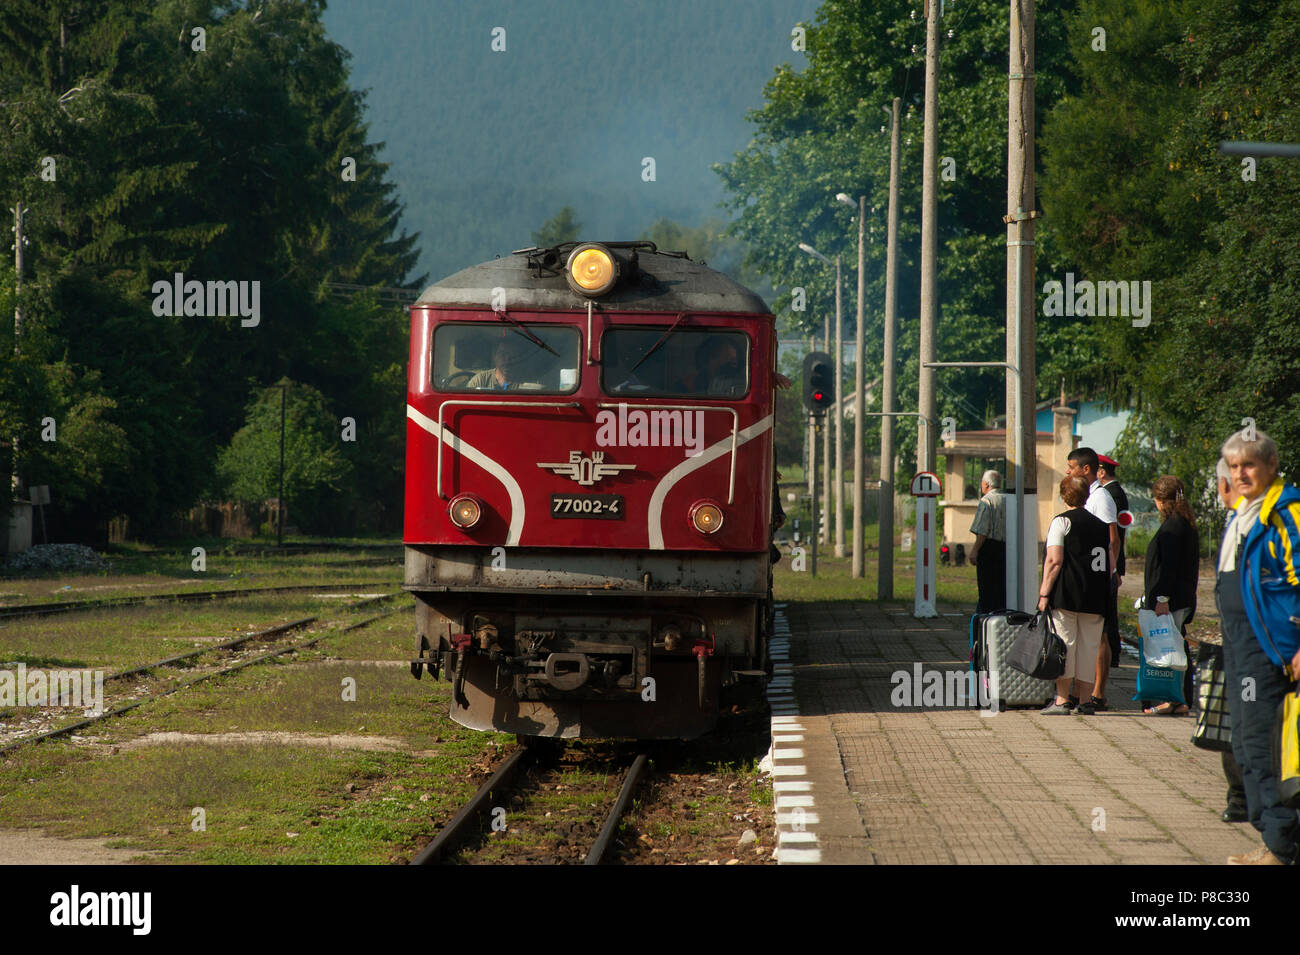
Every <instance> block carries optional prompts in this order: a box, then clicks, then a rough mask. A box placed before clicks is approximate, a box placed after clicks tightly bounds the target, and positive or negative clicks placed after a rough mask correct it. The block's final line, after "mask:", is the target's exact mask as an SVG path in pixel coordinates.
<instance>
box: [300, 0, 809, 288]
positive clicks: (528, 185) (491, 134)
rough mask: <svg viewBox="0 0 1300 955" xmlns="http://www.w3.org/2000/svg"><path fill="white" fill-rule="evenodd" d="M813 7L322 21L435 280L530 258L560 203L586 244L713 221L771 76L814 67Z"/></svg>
mask: <svg viewBox="0 0 1300 955" xmlns="http://www.w3.org/2000/svg"><path fill="white" fill-rule="evenodd" d="M817 6H818V4H817V3H815V2H813V0H743V2H742V0H618V2H614V3H610V2H602V0H571V2H559V0H532V2H522V0H516V2H481V3H480V2H476V3H472V4H465V3H458V2H446V0H435V2H428V0H391V2H384V3H359V2H355V0H354V2H348V0H335V2H333V3H331V4H330V6H329V8H328V9H327V11H326V14H325V23H326V26H327V28H328V29H329V32H330V35H331V36H332V38H333V39H334V40H335V41H336V42H338V43H340V44H341V45H342V46H344V47H345V48H346V49H348V50H349V51H350V52H351V53H352V55H353V59H352V61H351V68H352V78H353V84H354V86H356V87H358V88H361V89H368V90H369V93H368V98H367V105H368V111H367V116H368V118H369V120H370V122H371V139H372V140H381V141H385V142H387V144H388V148H387V150H386V151H385V153H384V154H383V158H384V159H386V160H387V161H389V162H391V163H392V164H393V165H392V169H391V171H390V176H391V178H392V180H393V181H394V182H395V183H396V184H397V186H398V189H399V190H400V194H401V198H402V201H403V202H404V203H406V206H407V209H406V215H405V218H404V220H403V224H404V226H405V227H406V228H407V230H409V231H418V232H420V233H422V239H421V248H422V258H421V263H420V269H421V271H426V270H427V271H428V272H429V277H430V280H437V279H438V278H441V277H443V276H445V275H447V274H449V273H450V272H453V271H455V270H456V269H459V268H463V267H464V266H467V265H471V264H474V263H476V262H480V261H483V260H485V259H488V258H491V257H492V256H493V255H497V254H504V253H507V252H509V251H511V250H512V249H516V248H519V247H521V246H525V245H528V244H529V243H530V238H531V233H532V232H533V231H534V230H536V229H537V228H538V226H540V225H541V223H542V222H543V221H545V220H546V219H547V218H549V217H550V216H551V215H553V214H554V213H555V212H557V211H558V210H559V209H560V208H561V207H562V206H564V205H566V204H568V205H572V206H573V207H574V208H575V210H576V212H577V218H578V220H579V222H580V223H581V224H582V225H583V229H582V233H583V237H584V238H592V239H611V240H612V239H625V238H635V237H636V236H638V235H640V234H641V233H642V232H643V231H644V230H645V229H646V228H647V227H648V226H649V225H650V224H651V223H652V222H654V221H655V220H656V219H658V218H659V217H661V216H668V217H670V218H673V219H677V220H679V221H681V222H683V223H684V224H687V225H698V224H700V223H701V222H703V221H704V220H705V219H706V218H708V217H710V216H715V217H717V216H721V215H722V214H723V213H722V210H720V209H719V208H718V202H719V200H721V199H722V196H723V192H722V188H721V184H720V180H719V179H718V177H717V175H716V174H715V173H714V172H713V171H712V170H711V169H710V168H709V167H710V165H711V164H712V163H715V162H724V161H727V160H729V159H731V158H732V157H733V156H734V154H735V153H736V152H737V151H738V150H740V149H742V148H743V147H744V146H745V145H746V144H747V143H748V141H749V138H750V135H751V132H752V126H750V125H749V124H748V123H746V122H745V119H744V116H745V112H746V111H747V110H749V109H752V108H754V107H757V106H759V105H760V104H761V103H762V93H763V86H764V84H765V83H766V82H767V80H768V79H769V78H770V77H771V76H772V71H773V69H774V68H775V67H776V66H777V65H779V64H781V63H790V64H792V65H793V66H795V67H796V68H799V69H802V68H803V67H804V66H805V65H806V62H807V60H806V57H805V56H804V54H803V53H801V52H795V51H792V49H791V30H792V29H793V28H794V27H795V26H796V25H797V24H798V23H799V22H801V21H803V22H811V20H812V18H813V16H814V14H815V12H816V9H817ZM498 27H500V28H503V29H504V31H505V33H504V38H503V39H504V45H505V50H504V51H497V50H494V49H493V43H494V40H495V41H496V43H497V45H498V46H499V45H501V41H502V36H501V34H500V33H499V32H497V33H494V31H495V30H496V29H497V28H498ZM647 157H651V158H653V159H654V163H655V169H654V172H655V181H654V182H647V181H645V179H644V178H643V172H644V170H645V168H646V167H645V164H644V162H643V161H644V160H645V159H646V158H647Z"/></svg>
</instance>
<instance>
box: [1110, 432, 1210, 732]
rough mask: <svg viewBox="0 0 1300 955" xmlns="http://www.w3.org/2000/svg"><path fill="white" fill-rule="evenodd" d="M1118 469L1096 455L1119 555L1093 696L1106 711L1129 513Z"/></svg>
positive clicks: (1116, 646)
mask: <svg viewBox="0 0 1300 955" xmlns="http://www.w3.org/2000/svg"><path fill="white" fill-rule="evenodd" d="M1118 467H1119V462H1118V461H1116V460H1115V459H1114V458H1112V457H1107V456H1106V455H1104V454H1099V455H1097V482H1098V483H1099V484H1100V485H1101V486H1102V487H1103V488H1105V489H1106V493H1107V494H1109V495H1110V496H1111V498H1112V499H1113V500H1114V501H1115V514H1116V522H1115V526H1116V527H1117V528H1118V529H1119V554H1118V556H1117V557H1116V558H1115V573H1114V575H1113V576H1112V577H1111V578H1110V603H1109V604H1108V605H1107V606H1106V639H1104V640H1102V641H1101V647H1100V648H1099V649H1098V650H1097V689H1096V690H1094V691H1093V692H1094V693H1095V694H1096V699H1098V700H1101V701H1102V702H1101V706H1100V707H1099V709H1105V708H1106V678H1107V677H1108V676H1110V668H1111V666H1112V665H1115V666H1118V665H1119V585H1120V581H1122V580H1123V579H1124V563H1125V561H1124V537H1125V533H1126V531H1125V529H1124V526H1125V517H1124V516H1125V515H1128V513H1129V509H1128V495H1127V494H1125V493H1124V488H1122V487H1121V486H1120V483H1119V479H1118V478H1116V477H1115V471H1116V469H1117V468H1118ZM1189 513H1190V512H1189ZM1189 672H1190V671H1189Z"/></svg>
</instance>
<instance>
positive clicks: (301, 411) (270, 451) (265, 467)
mask: <svg viewBox="0 0 1300 955" xmlns="http://www.w3.org/2000/svg"><path fill="white" fill-rule="evenodd" d="M281 388H284V389H286V390H285V393H284V421H285V425H284V499H285V506H286V507H287V508H288V510H289V514H290V515H291V518H290V519H291V520H292V521H293V522H294V523H295V524H298V525H300V526H302V527H303V528H304V529H307V530H312V531H328V530H334V529H336V528H337V526H338V525H337V522H336V520H335V512H336V510H337V509H338V507H339V505H340V503H341V501H340V497H341V492H342V491H343V490H344V488H345V486H346V485H347V482H348V480H349V478H350V476H351V470H352V469H351V465H350V464H349V463H348V461H347V460H346V459H345V458H344V456H343V453H342V451H341V449H340V444H341V441H340V425H339V419H338V418H337V417H335V416H334V415H333V414H331V412H330V410H329V407H328V404H327V403H326V400H325V396H324V395H322V394H321V393H320V392H319V391H317V390H316V389H315V388H312V387H311V386H309V385H304V384H301V383H298V382H293V381H290V380H289V379H287V378H282V379H281V380H280V381H279V382H278V383H277V385H275V386H272V387H270V388H258V389H255V390H254V397H253V398H252V400H251V401H250V402H249V405H248V414H247V416H246V418H245V423H244V426H243V427H242V428H240V429H239V431H237V432H236V433H235V436H234V437H233V438H232V439H231V441H230V444H229V445H228V446H227V447H226V448H225V449H224V450H222V452H221V456H220V459H219V460H218V463H217V477H218V480H219V481H220V485H219V486H220V487H221V489H222V490H223V491H224V492H225V493H226V494H228V495H229V496H230V497H231V498H233V499H235V500H239V501H245V502H248V503H253V504H260V503H261V502H263V501H266V500H269V499H272V498H275V497H276V496H277V494H278V493H279V480H280V435H281V432H280V407H281Z"/></svg>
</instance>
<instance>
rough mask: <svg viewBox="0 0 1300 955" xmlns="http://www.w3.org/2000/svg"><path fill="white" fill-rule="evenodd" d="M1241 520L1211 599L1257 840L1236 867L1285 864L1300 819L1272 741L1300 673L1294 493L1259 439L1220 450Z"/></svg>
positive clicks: (1290, 859) (1291, 857)
mask: <svg viewBox="0 0 1300 955" xmlns="http://www.w3.org/2000/svg"><path fill="white" fill-rule="evenodd" d="M1223 457H1224V458H1225V460H1227V462H1228V467H1229V470H1230V472H1231V475H1232V486H1233V489H1234V490H1235V491H1236V492H1237V493H1239V494H1240V495H1241V497H1239V498H1238V500H1237V504H1236V509H1237V516H1236V519H1235V520H1234V521H1233V523H1232V525H1231V526H1230V528H1229V530H1228V532H1227V535H1226V536H1225V537H1224V541H1223V547H1222V549H1221V551H1220V554H1219V577H1218V583H1217V592H1218V597H1219V603H1220V608H1221V610H1222V615H1223V617H1222V623H1223V660H1224V666H1225V669H1226V670H1227V678H1228V680H1227V683H1228V692H1229V693H1231V694H1232V696H1231V701H1232V702H1231V707H1232V751H1233V754H1234V755H1235V756H1236V757H1237V761H1238V762H1239V763H1240V764H1241V768H1242V779H1243V782H1244V783H1245V787H1246V805H1247V811H1248V812H1249V815H1250V823H1251V824H1252V825H1253V826H1254V827H1255V829H1256V830H1258V831H1259V833H1260V834H1261V835H1262V836H1263V839H1264V844H1263V845H1262V846H1261V847H1260V848H1259V849H1256V850H1255V851H1254V852H1250V853H1244V854H1242V855H1238V856H1231V857H1230V858H1229V859H1228V862H1229V863H1230V864H1233V865H1291V864H1295V863H1296V862H1297V859H1298V857H1300V817H1298V816H1297V813H1296V811H1295V810H1294V809H1287V808H1286V807H1285V806H1283V805H1282V803H1281V797H1280V796H1279V794H1278V779H1277V776H1276V775H1274V769H1273V760H1272V752H1271V734H1272V728H1273V721H1274V714H1275V712H1276V710H1277V706H1278V703H1279V702H1281V700H1282V697H1283V696H1284V695H1285V694H1286V692H1287V690H1288V689H1289V687H1290V686H1291V684H1293V683H1294V682H1295V679H1296V677H1297V675H1300V553H1297V552H1296V549H1295V548H1296V547H1298V546H1300V490H1297V489H1296V488H1295V487H1294V486H1292V485H1290V484H1287V483H1285V482H1284V481H1283V480H1282V478H1280V477H1279V476H1278V452H1277V445H1276V444H1274V442H1273V440H1272V439H1271V438H1269V437H1268V435H1266V434H1264V433H1263V432H1262V431H1254V432H1253V433H1250V432H1245V431H1239V432H1237V433H1236V434H1234V435H1233V436H1232V437H1230V438H1229V439H1228V440H1227V441H1225V442H1224V444H1223Z"/></svg>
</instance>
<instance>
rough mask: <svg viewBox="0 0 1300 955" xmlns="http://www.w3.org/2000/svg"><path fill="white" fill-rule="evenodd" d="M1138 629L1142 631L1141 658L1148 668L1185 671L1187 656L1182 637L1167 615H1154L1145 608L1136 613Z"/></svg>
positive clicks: (1153, 612)
mask: <svg viewBox="0 0 1300 955" xmlns="http://www.w3.org/2000/svg"><path fill="white" fill-rule="evenodd" d="M1138 629H1139V630H1141V631H1142V656H1143V658H1144V659H1145V660H1146V662H1147V664H1148V665H1149V666H1153V667H1163V668H1164V669H1167V670H1186V669H1187V654H1186V653H1185V652H1184V651H1183V636H1182V634H1181V633H1179V632H1178V628H1177V627H1175V626H1174V618H1173V617H1172V616H1170V615H1169V614H1167V613H1166V614H1160V615H1159V616H1157V615H1156V612H1155V611H1154V610H1147V609H1146V608H1145V607H1144V608H1142V609H1141V610H1139V611H1138Z"/></svg>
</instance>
